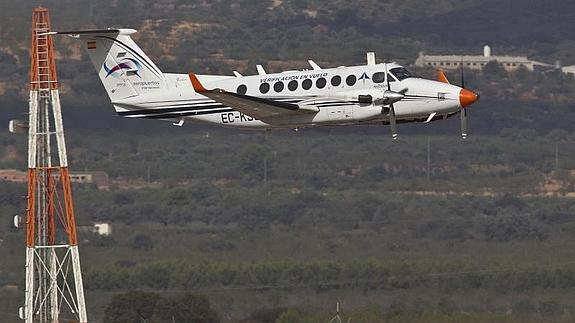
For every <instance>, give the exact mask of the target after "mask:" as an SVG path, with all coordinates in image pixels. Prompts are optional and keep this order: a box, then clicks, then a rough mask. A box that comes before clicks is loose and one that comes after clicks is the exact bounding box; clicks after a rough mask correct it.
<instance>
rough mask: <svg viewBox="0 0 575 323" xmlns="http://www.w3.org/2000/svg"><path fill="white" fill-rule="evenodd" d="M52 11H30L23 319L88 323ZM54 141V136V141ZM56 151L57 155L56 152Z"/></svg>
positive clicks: (27, 320)
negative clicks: (57, 68)
mask: <svg viewBox="0 0 575 323" xmlns="http://www.w3.org/2000/svg"><path fill="white" fill-rule="evenodd" d="M49 32H50V15H49V13H48V10H47V9H45V8H41V7H39V8H36V9H34V11H33V14H32V48H31V68H30V115H29V130H28V208H27V220H26V235H27V238H26V298H25V304H24V307H23V308H22V309H21V316H22V318H23V319H24V320H25V321H26V322H60V321H64V320H66V321H68V320H73V321H78V322H87V321H88V319H87V315H86V304H85V300H84V287H83V283H82V272H81V270H80V255H79V252H78V238H77V235H76V220H75V218H74V204H73V201H72V190H71V186H70V175H69V173H68V160H67V157H66V144H65V141H64V127H63V125H62V112H61V108H60V98H59V96H58V79H57V76H56V63H55V60H54V46H53V43H52V38H51V36H50V35H49ZM53 139H55V140H53ZM55 152H57V153H55Z"/></svg>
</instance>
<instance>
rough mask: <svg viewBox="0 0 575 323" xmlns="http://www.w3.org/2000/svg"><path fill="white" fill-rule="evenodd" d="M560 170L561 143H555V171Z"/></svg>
mask: <svg viewBox="0 0 575 323" xmlns="http://www.w3.org/2000/svg"><path fill="white" fill-rule="evenodd" d="M558 170H559V143H555V171H558Z"/></svg>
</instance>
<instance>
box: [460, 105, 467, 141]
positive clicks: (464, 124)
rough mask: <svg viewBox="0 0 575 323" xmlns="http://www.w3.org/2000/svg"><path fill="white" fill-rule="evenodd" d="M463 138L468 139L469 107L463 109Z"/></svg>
mask: <svg viewBox="0 0 575 323" xmlns="http://www.w3.org/2000/svg"><path fill="white" fill-rule="evenodd" d="M460 116H461V138H463V139H467V109H461V113H460Z"/></svg>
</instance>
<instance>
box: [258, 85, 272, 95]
mask: <svg viewBox="0 0 575 323" xmlns="http://www.w3.org/2000/svg"><path fill="white" fill-rule="evenodd" d="M269 91H270V85H269V83H262V84H261V85H260V92H261V93H263V94H266V93H268V92H269Z"/></svg>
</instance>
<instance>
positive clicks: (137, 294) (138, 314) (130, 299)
mask: <svg viewBox="0 0 575 323" xmlns="http://www.w3.org/2000/svg"><path fill="white" fill-rule="evenodd" d="M159 299H160V295H158V294H156V293H150V292H142V291H132V292H127V293H123V294H118V295H116V296H114V297H113V298H112V301H111V302H110V304H109V305H108V307H107V308H106V316H105V318H104V322H109V323H114V322H118V323H120V322H121V323H126V322H146V321H148V320H149V319H150V318H151V317H152V315H153V314H154V309H155V307H156V304H157V302H158V300H159Z"/></svg>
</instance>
